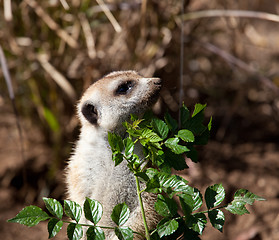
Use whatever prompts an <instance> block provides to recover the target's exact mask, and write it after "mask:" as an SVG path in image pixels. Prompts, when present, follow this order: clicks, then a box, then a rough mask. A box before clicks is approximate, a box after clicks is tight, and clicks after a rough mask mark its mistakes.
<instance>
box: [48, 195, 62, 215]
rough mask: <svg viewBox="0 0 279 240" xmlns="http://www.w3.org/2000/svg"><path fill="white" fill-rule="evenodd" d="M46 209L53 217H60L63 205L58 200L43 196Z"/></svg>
mask: <svg viewBox="0 0 279 240" xmlns="http://www.w3.org/2000/svg"><path fill="white" fill-rule="evenodd" d="M43 200H44V202H45V205H46V208H47V210H48V211H49V212H50V213H51V214H52V215H53V216H55V217H57V218H59V219H62V216H63V207H62V205H61V203H60V202H59V201H57V200H56V199H52V198H43Z"/></svg>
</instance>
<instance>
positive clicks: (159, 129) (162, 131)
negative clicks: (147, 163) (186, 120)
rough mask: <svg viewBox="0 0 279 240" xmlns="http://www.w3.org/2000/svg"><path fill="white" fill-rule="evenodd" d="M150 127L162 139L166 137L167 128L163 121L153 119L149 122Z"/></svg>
mask: <svg viewBox="0 0 279 240" xmlns="http://www.w3.org/2000/svg"><path fill="white" fill-rule="evenodd" d="M151 126H152V127H153V129H154V130H155V132H156V133H157V134H158V135H159V136H160V137H161V138H162V139H165V138H166V137H167V136H168V133H169V128H168V125H167V124H166V123H165V122H164V121H162V120H159V119H157V118H154V119H153V120H152V122H151Z"/></svg>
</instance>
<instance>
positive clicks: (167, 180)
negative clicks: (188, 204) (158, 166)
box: [158, 173, 193, 195]
mask: <svg viewBox="0 0 279 240" xmlns="http://www.w3.org/2000/svg"><path fill="white" fill-rule="evenodd" d="M158 177H159V181H160V186H162V187H163V188H165V189H168V188H171V189H172V191H173V192H174V193H178V192H182V193H187V194H190V195H192V194H193V188H192V187H190V186H189V185H187V183H188V182H187V181H186V180H185V179H184V178H182V177H180V176H177V175H168V174H165V173H158Z"/></svg>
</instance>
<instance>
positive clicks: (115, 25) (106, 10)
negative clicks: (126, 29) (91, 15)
mask: <svg viewBox="0 0 279 240" xmlns="http://www.w3.org/2000/svg"><path fill="white" fill-rule="evenodd" d="M96 2H97V3H98V4H99V6H100V8H101V9H102V10H103V12H104V13H105V14H106V16H107V18H108V19H109V21H110V22H111V24H112V26H113V28H114V30H115V31H116V32H121V31H122V28H121V26H120V25H119V23H118V22H117V21H116V19H115V17H114V16H113V15H112V13H111V11H110V10H109V8H108V7H107V5H106V4H105V3H104V1H103V0H96Z"/></svg>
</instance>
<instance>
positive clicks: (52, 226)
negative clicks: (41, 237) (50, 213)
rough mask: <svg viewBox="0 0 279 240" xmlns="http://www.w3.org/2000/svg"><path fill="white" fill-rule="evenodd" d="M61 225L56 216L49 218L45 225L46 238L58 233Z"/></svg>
mask: <svg viewBox="0 0 279 240" xmlns="http://www.w3.org/2000/svg"><path fill="white" fill-rule="evenodd" d="M62 226H63V222H62V221H61V220H58V219H56V218H52V219H50V220H49V222H48V225H47V230H48V233H49V236H48V238H52V237H54V236H56V234H57V233H59V231H60V230H61V228H62Z"/></svg>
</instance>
